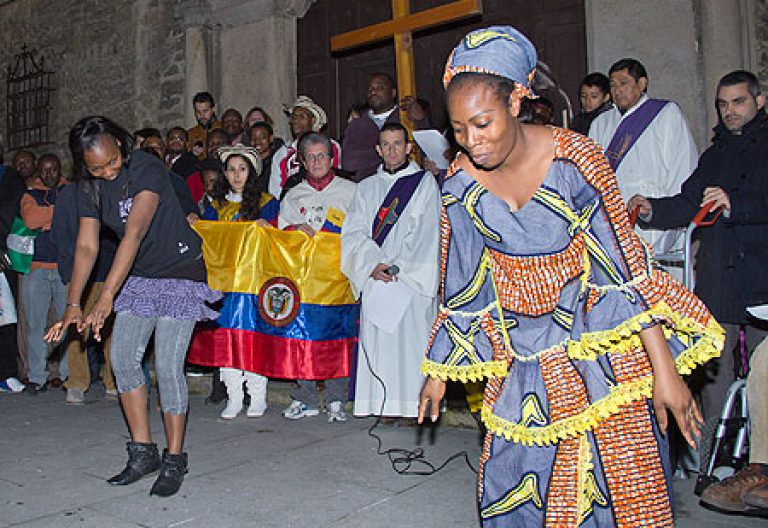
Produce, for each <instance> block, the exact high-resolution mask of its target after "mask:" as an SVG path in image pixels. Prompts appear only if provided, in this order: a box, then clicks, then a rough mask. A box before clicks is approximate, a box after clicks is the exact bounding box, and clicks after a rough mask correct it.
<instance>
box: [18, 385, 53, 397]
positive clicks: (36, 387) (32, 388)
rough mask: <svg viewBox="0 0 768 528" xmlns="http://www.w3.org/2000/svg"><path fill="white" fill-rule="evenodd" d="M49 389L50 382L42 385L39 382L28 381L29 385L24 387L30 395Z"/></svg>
mask: <svg viewBox="0 0 768 528" xmlns="http://www.w3.org/2000/svg"><path fill="white" fill-rule="evenodd" d="M47 390H48V383H43V384H42V385H41V384H39V383H27V386H26V387H25V388H24V392H26V393H27V394H29V395H30V396H37V395H38V394H40V393H41V392H45V391H47Z"/></svg>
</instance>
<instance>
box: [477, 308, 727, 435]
mask: <svg viewBox="0 0 768 528" xmlns="http://www.w3.org/2000/svg"><path fill="white" fill-rule="evenodd" d="M715 326H717V328H720V326H719V325H717V323H715ZM721 348H722V344H721V345H720V347H719V348H714V349H713V345H712V343H711V342H710V341H709V340H707V339H705V338H702V339H701V340H700V341H699V342H698V343H696V345H694V346H692V347H690V348H688V349H686V350H685V351H683V352H682V353H681V354H680V355H679V356H677V358H676V359H675V367H676V369H677V371H678V372H679V373H681V374H687V373H689V372H691V370H692V369H693V368H694V367H695V366H696V365H698V364H700V363H702V362H703V361H704V362H705V361H709V359H711V358H713V357H717V356H718V355H719V354H720V349H721ZM652 394H653V376H645V377H643V378H640V379H638V380H635V381H630V382H624V383H620V384H619V385H617V386H615V387H613V388H611V390H610V392H609V393H608V395H607V396H605V397H603V398H601V399H600V400H598V401H596V402H594V403H593V404H592V405H590V406H589V407H588V408H587V409H585V410H584V411H582V412H580V413H579V414H576V415H574V416H570V417H568V418H564V419H562V420H558V421H557V422H554V423H552V424H550V425H546V426H544V427H526V426H524V425H520V424H519V423H515V422H511V421H509V420H505V419H504V418H501V417H499V416H496V415H495V414H493V410H492V409H491V408H490V407H488V406H486V405H484V406H483V410H482V411H481V416H482V419H483V423H485V425H486V427H487V428H488V430H489V431H491V432H493V433H494V434H496V435H497V436H503V437H504V438H506V439H507V440H508V441H509V440H511V441H513V442H517V443H521V444H525V445H533V444H536V445H551V444H555V443H557V442H559V441H560V440H563V439H565V438H571V437H574V436H578V435H581V434H584V433H585V432H586V431H589V430H591V429H592V428H594V427H595V426H597V425H599V424H600V422H602V421H603V420H604V419H606V418H608V417H609V416H611V415H613V414H616V413H617V412H619V411H620V408H621V407H622V406H623V405H626V404H628V403H630V402H633V401H636V400H639V399H641V398H650V397H651V396H652Z"/></svg>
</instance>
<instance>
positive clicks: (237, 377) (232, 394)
mask: <svg viewBox="0 0 768 528" xmlns="http://www.w3.org/2000/svg"><path fill="white" fill-rule="evenodd" d="M220 371H221V373H220V376H221V381H223V382H224V385H226V386H227V406H226V407H224V410H223V411H221V417H222V418H223V419H224V420H232V419H233V418H237V415H238V414H240V411H242V410H243V371H242V370H237V369H231V368H222V369H220Z"/></svg>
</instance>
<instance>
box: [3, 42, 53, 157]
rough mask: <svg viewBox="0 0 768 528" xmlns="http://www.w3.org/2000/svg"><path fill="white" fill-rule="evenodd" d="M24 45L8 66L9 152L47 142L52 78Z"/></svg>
mask: <svg viewBox="0 0 768 528" xmlns="http://www.w3.org/2000/svg"><path fill="white" fill-rule="evenodd" d="M36 55H37V51H36V50H30V49H28V48H27V46H26V44H25V45H24V46H22V48H21V53H19V54H18V55H16V56H15V57H14V58H13V59H12V60H11V63H10V64H9V65H8V75H7V77H6V79H7V105H6V120H7V121H6V123H7V133H8V148H9V149H11V150H14V149H19V148H25V147H36V146H39V145H45V144H47V143H50V141H49V139H48V132H49V119H50V114H51V92H53V88H51V79H52V75H53V72H52V71H46V69H45V59H44V58H43V56H42V55H40V56H39V57H37V58H36Z"/></svg>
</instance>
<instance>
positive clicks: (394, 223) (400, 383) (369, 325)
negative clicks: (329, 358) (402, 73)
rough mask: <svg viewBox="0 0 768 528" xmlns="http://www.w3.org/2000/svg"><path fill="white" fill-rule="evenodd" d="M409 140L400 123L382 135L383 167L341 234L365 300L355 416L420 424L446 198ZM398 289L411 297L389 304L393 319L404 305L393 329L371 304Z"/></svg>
mask: <svg viewBox="0 0 768 528" xmlns="http://www.w3.org/2000/svg"><path fill="white" fill-rule="evenodd" d="M407 138H408V135H407V132H406V130H405V128H403V126H402V125H400V124H399V123H392V124H388V125H386V126H384V127H383V128H382V130H381V131H380V132H379V144H378V146H377V147H376V149H377V151H378V153H379V155H380V156H381V158H382V159H383V164H382V165H380V166H379V168H378V171H377V172H376V173H375V174H374V175H372V176H370V177H369V178H366V179H365V180H363V181H362V182H360V183H359V184H358V186H357V192H356V194H355V198H354V200H353V202H352V206H351V207H350V209H349V212H348V214H347V218H346V221H345V222H344V225H343V226H342V230H341V270H342V272H343V273H344V274H345V275H346V276H347V278H349V281H350V283H351V284H352V288H353V291H354V293H355V295H356V296H358V297H360V296H361V297H362V310H361V315H360V347H359V349H358V358H357V377H356V384H355V405H354V414H355V415H356V416H367V415H382V416H387V417H405V418H413V417H416V416H417V414H418V402H419V391H420V390H421V385H422V383H423V379H424V378H423V376H422V374H421V369H420V365H421V361H422V359H423V357H424V352H425V350H426V348H427V345H428V341H429V334H430V330H431V328H432V324H433V323H434V320H435V316H436V315H437V290H438V283H439V270H440V265H439V260H440V259H439V243H440V190H439V188H438V186H437V183H436V182H435V179H434V177H433V176H432V174H430V173H429V172H424V171H422V170H421V169H420V168H419V166H418V165H416V164H415V163H414V162H408V154H409V153H410V151H411V146H412V145H411V144H410V143H408V139H407ZM398 182H399V183H398ZM393 188H394V190H393ZM387 231H388V232H387ZM395 281H397V282H398V283H399V284H398V285H397V286H399V287H400V289H401V290H403V289H405V290H406V294H403V293H402V291H400V292H398V293H397V294H395V293H393V294H392V295H391V296H389V298H388V303H392V305H393V306H392V308H391V309H392V311H393V312H397V311H398V310H397V306H398V304H400V308H401V309H404V310H403V313H402V315H401V316H400V317H399V320H398V321H397V322H396V325H395V326H394V327H392V326H391V325H392V324H393V323H392V322H391V321H390V322H389V325H387V324H384V323H383V322H382V321H381V320H380V318H379V319H378V320H377V318H376V317H374V314H373V312H374V311H376V310H375V309H376V308H379V309H380V308H381V306H375V307H374V306H371V305H370V302H369V303H368V305H367V304H366V296H368V299H372V298H375V297H376V296H377V295H378V294H379V293H380V292H375V291H374V289H377V288H382V287H384V288H390V286H389V283H392V282H395ZM403 286H405V288H403ZM384 291H385V292H386V291H387V290H386V289H385V290H384ZM385 296H386V293H385ZM386 309H387V310H390V307H389V306H387V307H386ZM374 373H375V376H374ZM376 376H378V377H379V378H381V380H382V382H383V384H384V386H385V387H386V398H385V395H384V390H383V388H382V385H381V382H380V381H379V380H377V379H376ZM382 402H383V405H382Z"/></svg>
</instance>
